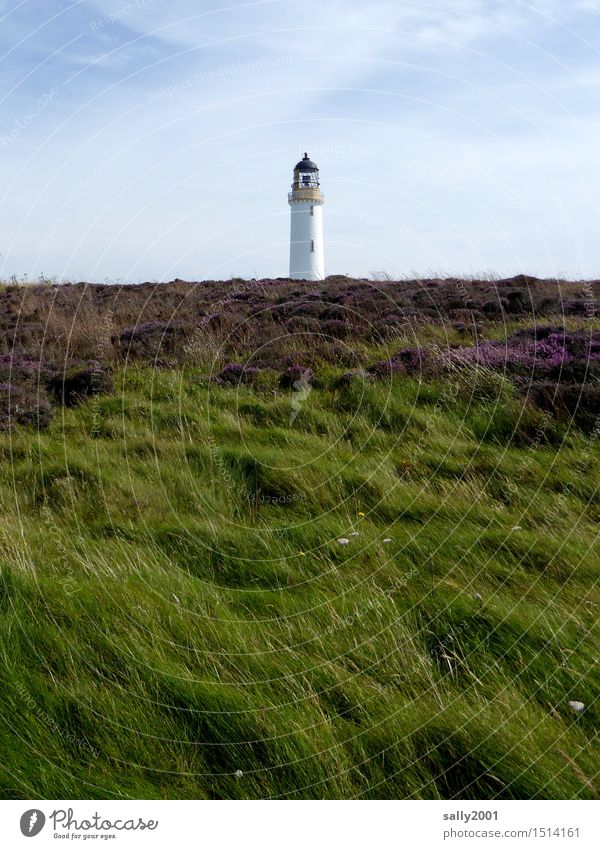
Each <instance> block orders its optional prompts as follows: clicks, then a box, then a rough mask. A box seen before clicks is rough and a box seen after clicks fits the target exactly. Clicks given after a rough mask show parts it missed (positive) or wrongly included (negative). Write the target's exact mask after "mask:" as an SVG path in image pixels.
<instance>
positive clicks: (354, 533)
mask: <svg viewBox="0 0 600 849" xmlns="http://www.w3.org/2000/svg"><path fill="white" fill-rule="evenodd" d="M350 536H351V537H357V536H358V531H352V533H351V534H350Z"/></svg>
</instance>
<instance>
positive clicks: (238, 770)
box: [234, 769, 244, 778]
mask: <svg viewBox="0 0 600 849" xmlns="http://www.w3.org/2000/svg"><path fill="white" fill-rule="evenodd" d="M243 774H244V773H243V772H242V770H241V769H236V771H235V773H234V775H235V777H236V778H241V777H242V775H243Z"/></svg>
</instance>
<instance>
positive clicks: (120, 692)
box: [0, 369, 600, 799]
mask: <svg viewBox="0 0 600 849" xmlns="http://www.w3.org/2000/svg"><path fill="white" fill-rule="evenodd" d="M318 383H319V387H320V388H315V389H314V390H313V391H312V392H311V393H310V395H309V396H308V398H307V399H306V401H305V402H304V404H303V406H302V409H301V410H300V412H299V414H298V417H297V418H296V419H295V421H294V422H293V423H291V422H290V412H291V404H290V395H289V393H285V392H283V391H277V390H276V389H275V388H274V387H273V386H269V384H268V383H266V384H265V385H264V386H263V387H262V388H261V389H260V390H257V389H254V390H253V389H250V388H242V389H240V390H239V391H237V390H236V389H219V388H215V387H213V386H211V387H210V388H209V387H208V386H206V385H204V384H202V382H201V381H200V380H199V375H198V374H196V373H195V372H193V371H187V372H185V373H183V372H176V371H171V372H169V371H163V372H161V371H159V372H154V373H153V372H151V371H144V370H131V369H129V370H127V372H126V373H124V374H123V375H122V376H121V379H120V384H121V385H120V388H119V391H117V392H116V393H115V395H114V396H112V397H102V398H97V399H95V400H94V401H93V402H90V403H88V404H87V405H84V406H83V407H81V408H79V409H76V410H66V411H64V414H61V415H59V416H58V417H57V419H56V420H55V422H54V423H53V424H52V426H51V428H50V429H49V430H48V431H47V432H46V433H43V434H41V435H38V434H36V433H33V432H31V431H26V430H20V431H16V432H14V433H13V434H12V435H10V436H9V435H4V436H3V437H2V438H1V440H0V463H1V466H2V474H1V475H0V479H1V481H2V483H1V484H0V506H1V514H0V516H1V517H0V554H1V579H2V580H1V582H0V611H1V616H0V629H1V634H0V650H1V651H2V667H3V683H2V686H1V688H0V700H1V702H0V717H1V719H2V722H1V723H0V737H1V746H2V752H3V757H2V759H1V760H0V792H1V794H2V796H3V797H8V798H27V797H32V798H40V797H45V798H120V797H134V798H136V797H138V798H266V797H291V798H303V797H304V798H321V797H323V798H351V797H363V798H462V799H469V798H482V797H483V798H494V797H498V798H557V799H558V798H594V797H597V795H598V773H599V770H600V746H599V745H598V739H597V735H598V723H599V720H600V709H599V706H598V701H597V699H598V693H599V691H600V687H599V683H600V682H599V675H598V640H599V636H600V635H599V633H598V630H599V629H598V612H599V606H598V605H599V604H600V594H599V592H598V574H599V572H598V566H599V561H600V558H599V556H598V521H599V520H600V499H599V497H598V491H597V482H598V480H599V475H600V449H599V447H598V445H597V444H596V443H595V442H594V441H593V440H589V439H587V438H585V437H583V436H582V435H581V434H579V433H578V432H576V431H571V432H570V431H568V429H567V428H566V427H565V426H564V425H560V424H558V423H556V422H548V421H546V420H544V419H543V417H542V414H541V413H539V412H537V411H535V410H534V409H532V408H529V407H526V406H525V407H524V406H523V404H522V403H521V402H518V401H517V400H516V399H515V398H513V396H512V393H511V391H510V388H507V387H506V386H498V385H497V384H494V386H493V387H492V388H491V389H490V387H489V386H488V387H487V389H486V387H485V386H483V385H478V386H477V387H472V386H468V385H467V384H464V385H462V386H460V387H457V388H456V389H455V390H453V389H452V387H449V385H448V384H447V383H437V384H436V383H434V382H430V383H427V384H419V382H418V381H416V380H415V381H413V380H407V379H396V380H394V381H393V382H391V383H390V382H387V383H386V382H384V383H382V384H376V385H360V384H358V385H351V386H350V387H348V388H346V389H343V390H336V389H335V388H334V381H333V374H332V373H329V374H328V373H325V374H324V375H323V376H321V378H320V380H319V382H318ZM494 393H496V394H494ZM363 514H364V515H363ZM517 527H518V528H520V529H519V530H514V528H517ZM353 531H358V532H359V533H358V535H357V536H350V534H351V533H352V532H353ZM340 537H348V538H349V539H350V543H349V544H348V545H346V546H342V545H340V544H339V543H337V542H336V540H337V539H338V538H340ZM385 538H390V539H391V542H389V543H384V542H383V540H384V539H385ZM477 595H480V596H481V600H479V599H478V598H477V597H476V596H477ZM570 699H575V700H580V701H583V702H584V703H585V704H586V710H585V712H584V713H583V714H581V715H576V714H574V713H573V712H572V711H571V710H570V708H569V705H568V702H569V700H570ZM238 770H241V771H242V773H243V775H241V776H239V775H238V776H237V777H236V775H235V773H236V771H238Z"/></svg>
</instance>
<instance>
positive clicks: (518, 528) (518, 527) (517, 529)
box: [511, 525, 522, 531]
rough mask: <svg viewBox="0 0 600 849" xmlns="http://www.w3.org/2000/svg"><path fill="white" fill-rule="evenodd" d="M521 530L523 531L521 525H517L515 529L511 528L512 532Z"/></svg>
mask: <svg viewBox="0 0 600 849" xmlns="http://www.w3.org/2000/svg"><path fill="white" fill-rule="evenodd" d="M520 530H522V529H521V525H515V526H514V528H511V531H520Z"/></svg>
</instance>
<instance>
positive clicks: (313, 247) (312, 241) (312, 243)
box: [310, 239, 315, 254]
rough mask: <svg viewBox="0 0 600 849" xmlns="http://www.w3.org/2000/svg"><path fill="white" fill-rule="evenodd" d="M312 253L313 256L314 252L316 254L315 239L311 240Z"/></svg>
mask: <svg viewBox="0 0 600 849" xmlns="http://www.w3.org/2000/svg"><path fill="white" fill-rule="evenodd" d="M310 252H311V254H314V252H315V240H314V239H311V240H310Z"/></svg>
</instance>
